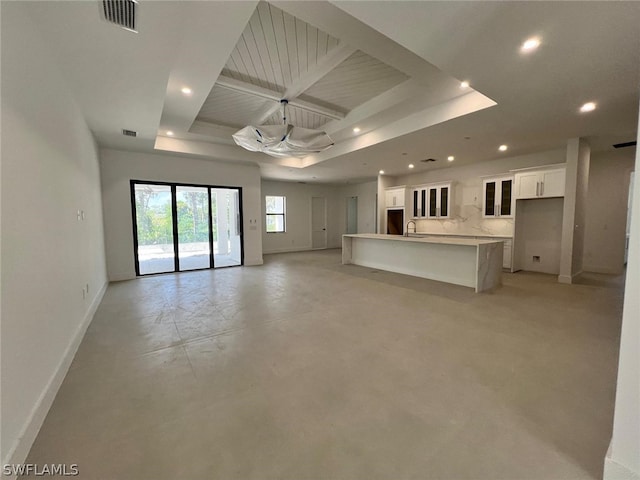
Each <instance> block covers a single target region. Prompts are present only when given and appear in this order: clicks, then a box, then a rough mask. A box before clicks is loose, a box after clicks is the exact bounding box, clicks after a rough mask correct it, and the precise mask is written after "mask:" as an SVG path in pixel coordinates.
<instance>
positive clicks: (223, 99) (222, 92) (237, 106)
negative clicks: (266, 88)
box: [196, 86, 269, 128]
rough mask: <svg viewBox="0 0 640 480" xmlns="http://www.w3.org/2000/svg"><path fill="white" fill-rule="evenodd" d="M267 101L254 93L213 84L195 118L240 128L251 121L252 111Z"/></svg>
mask: <svg viewBox="0 0 640 480" xmlns="http://www.w3.org/2000/svg"><path fill="white" fill-rule="evenodd" d="M268 101H269V100H265V99H264V98H261V97H257V96H255V95H246V94H243V93H240V92H236V91H234V90H229V89H227V88H224V87H220V86H214V87H213V89H212V90H211V94H210V95H209V97H208V98H207V100H206V101H205V102H204V105H203V106H202V108H201V109H200V113H199V114H198V117H197V118H196V120H200V121H205V122H212V123H216V124H218V125H226V126H230V127H239V128H240V127H243V126H245V125H247V124H248V123H249V122H251V118H252V116H253V114H254V112H255V111H256V110H257V109H259V108H260V107H261V106H263V105H264V103H265V102H268Z"/></svg>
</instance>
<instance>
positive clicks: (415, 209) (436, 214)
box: [411, 182, 451, 218]
mask: <svg viewBox="0 0 640 480" xmlns="http://www.w3.org/2000/svg"><path fill="white" fill-rule="evenodd" d="M450 217H451V182H446V183H433V184H428V185H420V186H418V187H415V188H413V189H412V191H411V218H450Z"/></svg>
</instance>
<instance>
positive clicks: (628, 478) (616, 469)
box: [602, 445, 640, 480]
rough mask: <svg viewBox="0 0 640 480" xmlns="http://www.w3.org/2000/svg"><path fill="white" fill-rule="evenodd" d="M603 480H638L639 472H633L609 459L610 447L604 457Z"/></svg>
mask: <svg viewBox="0 0 640 480" xmlns="http://www.w3.org/2000/svg"><path fill="white" fill-rule="evenodd" d="M602 479H603V480H640V472H634V471H633V470H630V469H628V468H627V467H625V466H624V465H621V464H619V463H618V462H616V461H615V460H613V459H612V458H611V445H609V450H607V456H606V457H604V472H603V475H602Z"/></svg>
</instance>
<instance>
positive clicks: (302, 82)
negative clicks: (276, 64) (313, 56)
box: [254, 44, 357, 125]
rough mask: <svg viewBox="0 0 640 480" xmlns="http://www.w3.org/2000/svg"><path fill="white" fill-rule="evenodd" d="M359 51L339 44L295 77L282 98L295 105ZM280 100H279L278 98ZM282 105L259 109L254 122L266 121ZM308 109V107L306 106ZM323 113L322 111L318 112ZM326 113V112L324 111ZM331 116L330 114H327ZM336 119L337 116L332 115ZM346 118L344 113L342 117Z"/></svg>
mask: <svg viewBox="0 0 640 480" xmlns="http://www.w3.org/2000/svg"><path fill="white" fill-rule="evenodd" d="M356 51H357V49H356V48H354V47H351V46H349V45H343V44H341V45H338V46H337V47H336V48H334V49H333V50H331V51H330V52H329V53H327V54H326V55H325V56H324V57H322V58H321V59H320V60H318V62H317V63H316V64H315V65H314V66H313V67H311V68H309V69H308V70H307V71H306V72H305V73H303V74H302V75H300V76H299V77H298V78H296V79H294V80H293V81H292V82H291V85H289V86H288V87H287V89H286V90H285V91H284V93H283V94H282V95H281V96H280V98H281V99H282V98H284V99H286V100H288V101H289V103H290V104H291V105H294V103H295V102H294V101H295V99H296V98H297V97H298V96H300V95H301V94H302V93H304V92H305V90H308V89H309V88H310V87H311V86H312V85H313V84H314V83H316V82H317V81H318V80H320V79H321V78H323V77H324V76H325V75H327V74H328V73H329V72H330V71H331V70H333V69H334V68H336V67H337V66H338V65H340V64H341V63H342V62H344V61H345V60H346V59H347V58H349V57H350V56H351V55H353V54H354V53H355V52H356ZM278 101H279V100H278ZM295 106H298V107H300V108H305V107H303V106H301V105H295ZM278 108H280V105H279V104H278V105H275V106H274V105H270V106H267V107H265V108H264V109H262V110H261V111H258V113H257V114H256V116H255V118H254V122H255V123H256V124H257V125H259V124H261V123H263V122H265V121H266V120H267V119H268V118H269V117H270V116H271V115H273V114H274V113H275V112H277V111H278ZM305 110H308V108H305ZM317 113H321V112H317ZM323 115H324V113H323ZM327 116H330V115H327ZM332 118H334V119H335V120H338V119H336V118H335V117H332ZM340 118H344V115H342V117H340Z"/></svg>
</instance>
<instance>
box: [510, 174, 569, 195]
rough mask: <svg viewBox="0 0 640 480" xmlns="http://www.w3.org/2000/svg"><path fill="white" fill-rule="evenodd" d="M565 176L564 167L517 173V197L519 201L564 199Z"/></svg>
mask: <svg viewBox="0 0 640 480" xmlns="http://www.w3.org/2000/svg"><path fill="white" fill-rule="evenodd" d="M565 175H566V170H565V168H564V167H562V168H552V169H546V170H530V171H523V172H517V173H516V174H515V183H516V185H515V194H516V195H515V197H516V198H518V199H525V198H550V197H564V183H565Z"/></svg>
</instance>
